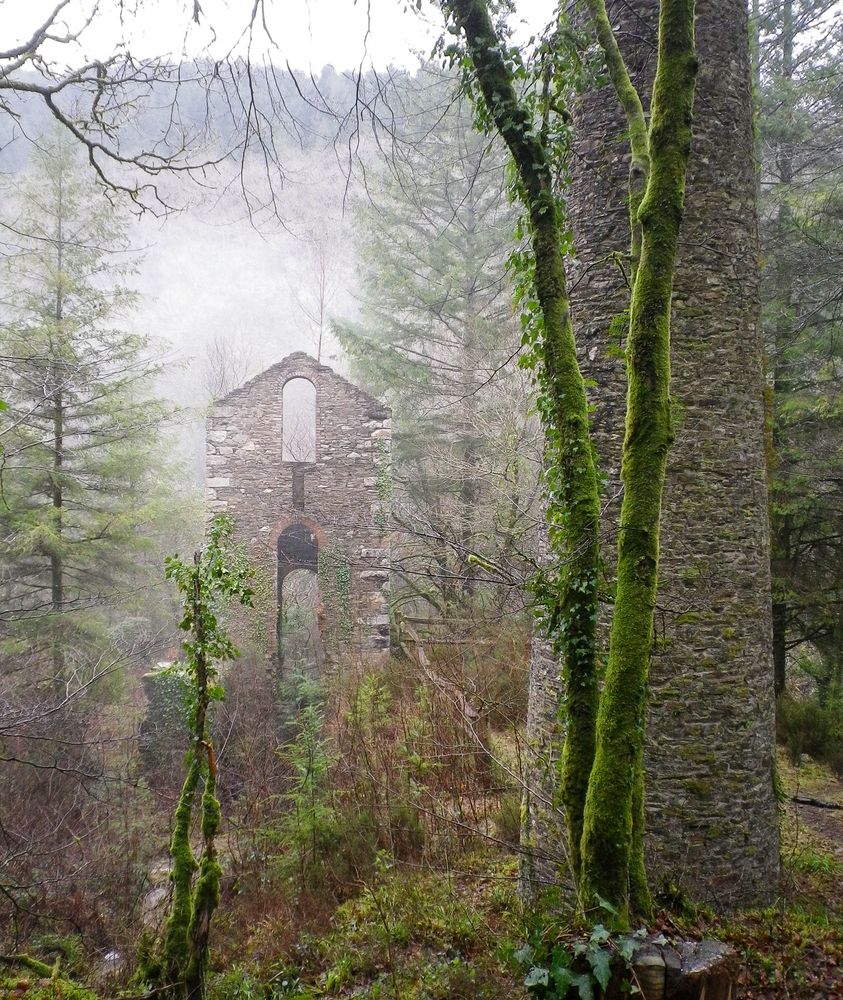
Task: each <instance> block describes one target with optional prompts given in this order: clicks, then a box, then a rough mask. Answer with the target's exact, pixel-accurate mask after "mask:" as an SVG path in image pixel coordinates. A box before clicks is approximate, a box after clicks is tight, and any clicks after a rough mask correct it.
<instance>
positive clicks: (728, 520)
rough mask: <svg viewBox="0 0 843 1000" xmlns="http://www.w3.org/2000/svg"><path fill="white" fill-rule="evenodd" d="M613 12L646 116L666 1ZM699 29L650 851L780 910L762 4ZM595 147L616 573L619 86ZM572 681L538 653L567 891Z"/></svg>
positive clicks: (719, 896) (583, 215)
mask: <svg viewBox="0 0 843 1000" xmlns="http://www.w3.org/2000/svg"><path fill="white" fill-rule="evenodd" d="M608 11H609V18H610V20H611V23H612V25H614V26H615V27H616V31H618V33H619V37H620V41H621V46H622V48H623V50H624V53H625V56H626V58H627V61H628V65H629V66H630V69H631V72H632V75H633V77H634V78H635V80H636V83H637V85H638V88H639V92H640V93H641V95H642V99H644V101H645V106H646V104H647V103H648V101H649V94H650V88H651V82H652V73H653V68H654V65H653V64H654V56H655V39H656V19H657V15H658V2H657V0H624V2H612V0H610V2H609V4H608ZM697 11H698V17H697V29H696V33H697V47H698V53H699V59H700V72H699V77H698V80H697V93H696V99H695V110H694V137H693V141H692V151H691V160H690V163H689V167H688V180H687V191H686V209H685V218H684V221H683V228H682V232H681V233H680V237H679V257H678V261H677V273H676V281H675V286H674V304H673V318H672V347H671V365H672V378H671V392H672V396H673V400H674V427H675V432H676V441H675V444H674V446H673V448H672V450H671V453H670V457H669V460H668V472H667V481H666V484H665V496H664V510H663V515H662V536H661V578H660V592H659V595H658V598H657V607H656V615H655V636H656V645H655V649H654V653H653V658H652V665H651V675H650V681H651V692H650V707H649V719H648V727H647V746H646V768H647V773H646V795H647V817H646V824H647V853H648V870H649V871H650V873H651V876H652V881H653V883H654V888H658V886H659V884H660V883H661V881H662V880H664V879H667V880H669V881H670V882H672V883H674V884H678V885H680V886H682V887H684V888H685V889H687V890H689V891H691V892H692V893H694V894H695V895H697V896H698V897H699V898H704V899H706V900H707V901H709V902H711V903H714V904H715V905H722V906H730V905H733V904H740V903H752V902H759V901H763V900H765V899H769V898H771V897H772V896H773V895H774V894H775V892H776V886H777V874H778V819H777V807H776V800H775V794H774V787H773V766H774V727H773V713H774V701H773V673H772V660H771V657H772V645H771V599H770V562H769V537H768V536H769V529H768V510H767V488H766V471H765V449H764V411H763V375H762V346H761V340H760V333H759V328H758V314H759V301H758V240H757V224H756V207H755V185H756V176H755V157H754V150H753V134H752V107H751V100H750V74H749V41H748V32H747V11H746V5H745V3H743V2H742V0H699V2H698V5H697ZM577 136H578V138H577V140H576V148H575V154H574V156H573V159H572V164H573V176H572V187H571V191H570V194H569V200H568V203H569V207H570V212H571V220H572V223H573V227H574V236H575V245H576V247H577V260H576V262H575V264H574V267H575V273H574V274H573V280H572V283H571V284H572V292H571V299H572V313H573V319H574V324H575V329H576V333H577V341H578V344H579V346H580V350H581V358H580V360H581V364H582V367H583V372H584V375H585V376H586V377H587V378H590V379H593V380H594V381H595V383H596V388H594V390H593V391H592V401H593V403H594V405H595V413H594V419H593V423H594V429H595V440H596V445H597V450H598V460H599V463H600V466H601V469H602V470H603V472H604V473H606V474H607V477H608V484H607V489H606V494H605V514H604V519H603V526H604V531H605V540H604V541H605V547H604V552H605V557H606V562H607V569H608V570H609V572H610V573H611V568H612V567H613V565H614V560H615V554H614V543H615V542H616V535H617V527H618V518H619V514H620V498H621V491H620V453H621V444H622V439H623V431H624V413H625V397H626V379H625V375H624V360H623V342H622V339H619V338H618V337H617V335H615V336H614V342H613V335H612V333H611V331H612V329H614V328H616V327H617V324H614V325H613V322H612V321H613V318H614V317H616V316H618V315H619V314H620V313H621V312H622V310H623V309H624V307H625V305H626V303H627V300H628V291H627V289H626V287H625V283H624V276H623V274H622V273H621V271H620V269H619V268H618V266H617V264H616V262H615V261H614V259H613V254H616V253H617V252H618V251H621V252H623V251H625V250H626V248H627V247H628V245H629V225H628V214H627V205H626V188H627V173H628V165H629V154H628V140H627V137H626V127H625V122H624V119H623V115H622V113H621V109H620V107H619V105H618V101H617V98H616V97H615V95H614V92H613V91H612V90H611V89H610V88H608V87H604V88H596V89H592V90H590V91H589V92H587V93H585V94H584V95H583V96H582V99H581V102H580V104H579V106H578V109H577ZM622 328H623V324H621V329H622ZM557 677H558V668H557V666H556V664H555V663H554V661H553V658H552V657H550V656H549V655H548V653H547V650H546V648H545V647H544V646H543V645H542V644H537V645H536V653H535V655H534V660H533V665H532V671H531V684H532V688H533V691H532V692H531V716H530V719H529V723H528V729H529V736H530V738H531V740H532V744H533V747H534V749H535V751H536V754H537V757H536V760H537V764H538V767H537V772H536V781H537V784H538V785H540V786H543V787H544V791H545V794H544V796H541V795H540V796H533V798H532V800H531V818H532V821H533V833H534V839H535V845H536V847H537V848H538V850H537V854H536V858H535V863H534V865H533V872H532V874H533V875H534V876H535V877H537V878H539V879H543V880H551V881H553V880H555V878H556V877H557V872H558V867H557V866H558V862H559V860H560V844H563V843H564V828H563V825H562V817H561V816H560V815H559V811H558V809H555V808H554V807H553V806H552V791H551V789H552V784H553V773H552V772H553V762H552V761H550V760H549V759H548V747H550V746H551V734H552V733H553V732H554V730H555V729H556V727H557V725H558V723H557V721H556V720H557V712H558V707H559V702H560V698H561V697H562V692H561V691H560V689H559V684H558V679H557Z"/></svg>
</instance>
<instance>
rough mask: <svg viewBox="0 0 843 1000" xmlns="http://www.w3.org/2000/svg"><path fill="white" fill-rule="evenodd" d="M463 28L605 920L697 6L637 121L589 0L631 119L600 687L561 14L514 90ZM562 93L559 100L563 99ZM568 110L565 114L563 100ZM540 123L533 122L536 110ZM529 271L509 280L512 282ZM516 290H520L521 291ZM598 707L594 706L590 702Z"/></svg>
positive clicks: (510, 55)
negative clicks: (520, 215)
mask: <svg viewBox="0 0 843 1000" xmlns="http://www.w3.org/2000/svg"><path fill="white" fill-rule="evenodd" d="M444 6H445V9H446V11H447V12H448V13H449V14H450V15H451V17H452V18H453V21H454V28H455V31H456V32H457V33H458V34H460V35H461V36H462V37H463V38H464V40H465V46H466V54H465V59H464V64H465V67H466V69H467V71H468V74H469V82H470V86H471V87H472V88H473V90H474V93H475V98H476V100H477V103H478V105H479V108H480V119H481V121H484V122H485V124H486V125H487V127H490V128H494V129H496V130H497V131H498V132H499V133H500V135H501V136H502V138H503V139H504V141H505V142H506V144H507V147H508V148H509V151H510V153H511V156H512V160H513V165H514V168H515V174H516V177H517V187H518V192H519V195H520V196H521V198H522V200H523V203H524V206H525V210H526V215H527V220H528V229H529V238H530V246H531V251H532V259H531V260H528V261H527V264H526V267H524V268H522V270H524V271H525V272H526V281H527V282H528V283H529V284H531V285H532V291H533V292H534V296H535V300H536V303H537V308H535V309H534V310H533V319H534V322H533V324H532V330H528V333H527V335H526V338H525V340H526V342H527V344H528V346H532V347H533V363H534V364H535V370H536V375H537V380H538V383H539V389H540V394H541V399H540V409H541V415H542V418H543V421H544V425H545V430H546V434H547V471H546V479H547V484H548V511H549V522H550V523H549V529H550V542H551V550H552V556H553V559H554V562H555V564H556V566H557V567H558V569H559V572H558V574H557V575H556V576H555V577H554V578H553V579H554V580H555V592H554V589H553V588H552V589H551V591H550V593H548V594H547V595H546V603H547V604H548V607H549V615H548V624H549V626H550V628H551V630H552V632H553V633H555V634H556V636H557V639H558V646H559V648H560V649H561V655H562V670H563V680H564V684H565V690H566V704H565V719H564V724H565V745H564V748H563V752H562V764H561V775H560V783H561V791H562V800H563V803H564V806H565V810H566V816H567V822H568V838H569V851H570V857H571V861H572V867H573V871H574V875H575V878H576V880H577V884H578V888H579V894H580V901H581V904H582V905H583V907H585V908H590V907H592V906H594V905H595V903H598V902H602V903H605V904H608V906H609V907H610V908H611V909H612V910H614V911H615V913H616V920H617V923H618V924H619V925H621V926H625V925H627V924H628V922H629V919H630V918H631V917H632V916H633V915H634V916H644V917H646V916H647V915H648V914H649V912H650V909H651V902H650V895H649V890H648V887H647V881H646V875H645V871H644V852H643V818H644V815H643V814H644V809H643V746H644V717H645V707H646V690H647V674H648V668H649V658H650V652H651V647H652V635H653V611H654V606H655V595H656V585H657V577H658V551H659V516H660V511H661V500H662V488H663V484H664V475H665V466H666V459H667V453H668V449H669V447H670V443H671V440H672V428H671V421H670V398H669V380H670V299H671V292H672V287H673V273H674V263H675V257H676V245H677V237H678V231H679V225H680V222H681V218H682V211H683V206H684V190H685V171H686V166H687V161H688V154H689V152H690V140H691V109H692V104H693V95H694V81H695V76H696V56H695V50H694V4H693V0H662V3H661V8H660V20H659V42H658V61H657V67H656V77H655V83H654V89H653V99H652V114H651V119H650V122H649V125H648V124H647V123H646V120H645V118H644V115H643V111H642V103H641V100H640V97H639V95H638V94H637V92H636V91H635V88H634V86H633V84H632V82H631V80H630V77H629V74H628V72H627V70H626V67H625V65H624V61H623V57H622V55H621V53H620V49H619V48H618V46H617V43H616V40H615V38H614V35H613V32H612V30H611V25H610V24H609V20H608V17H607V15H606V9H605V5H604V3H603V0H589V3H588V7H589V11H590V13H591V16H592V21H593V23H594V25H595V28H596V32H597V38H598V41H599V42H600V45H601V47H602V49H603V52H604V55H605V59H606V62H607V65H608V68H609V76H610V78H611V80H612V83H613V85H614V88H615V91H616V94H617V96H618V98H619V100H620V102H621V105H622V107H623V108H624V111H625V113H626V115H627V122H628V125H629V139H630V147H631V170H630V189H629V203H630V215H631V223H632V226H631V229H632V245H631V248H630V253H631V263H632V269H631V271H632V273H631V284H632V293H631V300H630V310H629V313H630V319H629V331H628V340H627V352H626V353H627V375H628V396H627V415H626V432H625V438H624V447H623V463H622V478H623V484H624V499H623V507H622V512H621V529H620V535H619V541H618V585H617V594H616V599H615V605H614V613H613V618H612V628H611V638H610V649H609V662H608V667H607V670H606V677H605V685H604V690H603V693H602V695H601V696H599V697H598V685H597V664H596V655H595V621H596V616H597V573H598V559H599V554H598V539H597V530H598V520H599V512H600V510H599V482H598V476H597V471H596V466H595V461H594V452H593V447H592V442H591V436H590V429H589V419H588V406H587V400H586V393H585V384H584V381H583V378H582V375H581V372H580V369H579V365H578V362H577V357H576V344H575V339H574V331H573V327H572V323H571V317H570V309H569V302H568V293H567V286H566V278H565V269H564V253H565V250H566V245H567V240H568V236H567V233H566V230H565V225H564V221H563V217H562V209H561V206H560V203H559V199H558V197H557V195H556V192H555V190H554V184H553V180H554V174H553V169H552V166H551V164H552V163H553V162H554V160H555V159H558V158H559V149H558V148H554V142H555V143H556V144H559V143H560V142H561V141H562V140H560V139H559V138H556V139H554V138H552V135H553V133H552V132H551V129H550V127H549V120H550V114H551V112H552V111H558V108H559V103H560V100H561V97H560V95H559V94H558V93H554V92H553V90H552V87H551V86H550V84H551V83H552V81H553V79H554V78H560V79H561V78H562V77H564V74H565V72H566V71H567V70H568V67H567V66H566V65H565V60H566V50H565V46H564V44H562V41H563V21H562V19H561V18H560V22H559V30H558V31H557V35H556V37H555V38H554V39H551V40H550V42H546V43H545V45H544V46H543V50H542V51H541V52H540V55H541V58H542V60H543V62H544V64H545V66H544V69H543V73H542V77H543V81H544V87H543V88H542V89H541V90H540V91H539V93H540V97H539V98H538V99H537V98H535V97H533V96H531V95H532V94H534V93H535V88H532V89H529V88H528V89H527V90H526V91H525V90H523V89H522V88H521V87H520V85H519V83H520V78H521V76H523V75H524V73H523V68H522V67H521V64H520V63H519V61H518V59H517V56H516V53H515V52H513V51H512V50H509V49H507V48H506V47H505V46H504V44H503V41H502V36H501V34H500V33H499V32H498V30H497V29H496V27H495V24H494V22H493V20H492V17H491V15H490V13H489V7H488V4H487V2H486V0H447V2H446V3H445V4H444ZM563 96H564V95H563ZM563 114H564V112H563ZM537 117H538V118H539V121H537ZM523 283H524V275H523V274H522V284H523ZM528 294H529V292H528ZM598 705H599V707H598Z"/></svg>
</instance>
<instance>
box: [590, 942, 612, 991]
mask: <svg viewBox="0 0 843 1000" xmlns="http://www.w3.org/2000/svg"><path fill="white" fill-rule="evenodd" d="M586 957H587V958H588V964H589V965H590V966H591V971H592V972H593V973H594V978H595V979H596V980H597V982H598V983H600V988H601V989H602V990H605V989H606V987H607V986H608V985H609V979H610V978H611V976H612V957H611V955H610V954H609V952H608V951H606V949H605V948H597V947H594V948H589V949H588V955H587V956H586Z"/></svg>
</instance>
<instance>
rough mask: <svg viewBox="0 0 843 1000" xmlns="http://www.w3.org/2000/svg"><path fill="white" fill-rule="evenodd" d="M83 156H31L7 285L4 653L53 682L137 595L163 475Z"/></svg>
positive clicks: (1, 429)
mask: <svg viewBox="0 0 843 1000" xmlns="http://www.w3.org/2000/svg"><path fill="white" fill-rule="evenodd" d="M77 157H78V154H77V152H76V150H75V148H74V146H73V144H72V142H71V140H69V139H67V138H66V137H64V136H61V135H58V136H55V137H53V138H51V139H47V140H45V141H44V142H43V144H42V146H41V147H40V149H39V150H38V151H37V152H36V154H35V155H34V161H33V163H32V168H31V171H30V172H29V177H28V179H27V180H26V181H25V182H24V183H23V184H22V185H21V186H20V187H19V188H18V189H17V191H16V192H15V193H14V198H13V199H12V200H11V201H10V204H13V205H14V211H15V214H14V217H13V218H12V219H11V220H9V221H7V222H6V224H5V231H6V244H7V247H6V250H7V255H6V257H5V260H4V262H3V269H2V277H0V281H2V285H0V287H2V305H1V306H0V308H1V309H2V312H1V313H0V397H2V398H3V399H5V400H6V402H7V404H8V408H7V409H6V410H5V411H4V413H3V414H2V422H0V434H2V438H1V439H0V441H1V442H2V448H3V452H2V482H1V483H0V485H2V502H0V532H2V538H3V546H2V555H0V574H1V579H2V583H1V584H0V586H2V588H3V608H4V610H3V617H2V641H3V652H4V654H8V655H15V656H16V657H17V658H18V662H21V661H20V658H21V657H23V656H26V657H28V658H29V659H30V660H33V661H34V662H35V663H36V664H38V665H39V666H40V667H42V668H45V669H48V668H51V675H52V677H53V678H54V679H55V682H56V683H57V684H61V683H62V680H63V678H64V677H65V675H66V673H67V672H68V671H70V670H71V669H72V663H71V662H69V661H73V662H76V661H80V662H81V661H83V660H84V659H85V658H86V657H87V656H88V655H89V653H90V650H91V648H92V646H93V645H95V644H101V642H102V639H103V632H104V630H105V629H106V628H107V627H108V625H109V619H110V617H111V616H112V615H113V612H114V608H115V606H116V604H118V603H119V602H120V601H123V602H124V606H125V605H126V602H127V601H128V598H129V593H130V590H134V589H135V587H136V583H137V572H138V561H139V560H140V561H141V562H142V555H141V554H142V552H143V549H144V547H145V546H146V545H149V544H151V541H150V535H151V534H152V525H153V524H155V523H156V522H157V520H158V518H159V516H160V515H161V513H162V509H161V506H160V505H159V504H158V502H157V500H156V496H157V495H160V492H159V488H158V483H159V476H160V477H161V479H162V480H163V479H165V478H166V476H165V475H162V473H163V471H164V469H165V467H166V466H165V463H166V458H165V456H163V454H162V445H161V431H162V423H163V421H164V420H165V418H166V416H167V411H166V408H165V407H164V406H163V405H162V404H160V403H158V402H154V401H153V400H152V398H151V394H152V383H153V380H154V379H155V377H156V375H157V374H158V373H159V371H160V370H161V365H160V363H158V362H156V361H154V360H153V359H152V344H151V341H150V339H149V338H148V337H147V336H145V335H142V334H138V333H134V332H131V331H130V330H129V329H128V328H127V326H126V325H125V324H126V322H127V319H128V316H129V314H130V312H131V309H132V306H133V304H134V300H135V295H134V293H133V291H132V290H131V289H130V287H129V285H128V281H129V278H130V275H131V272H132V267H133V256H132V254H131V253H130V248H129V244H128V240H127V236H126V227H125V223H124V220H123V218H122V217H121V215H120V213H119V212H118V210H117V209H115V207H114V206H113V205H112V204H111V203H110V202H109V201H108V200H106V198H105V197H104V196H103V193H102V191H101V190H100V189H99V188H97V186H96V185H95V184H94V183H93V181H92V180H91V179H90V176H89V175H87V174H86V173H85V172H84V171H83V169H82V167H81V165H80V164H79V163H78V159H77ZM130 581H131V582H130ZM38 676H42V677H43V676H45V674H44V673H43V671H39V674H38Z"/></svg>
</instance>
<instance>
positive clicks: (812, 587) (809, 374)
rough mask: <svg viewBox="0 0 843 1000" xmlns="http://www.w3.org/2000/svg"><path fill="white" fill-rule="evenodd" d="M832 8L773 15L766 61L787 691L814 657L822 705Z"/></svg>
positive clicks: (834, 694) (841, 103)
mask: <svg viewBox="0 0 843 1000" xmlns="http://www.w3.org/2000/svg"><path fill="white" fill-rule="evenodd" d="M833 6H834V5H833V4H829V3H828V2H826V0H785V2H783V3H762V4H761V6H760V10H759V13H758V18H759V20H758V42H757V54H756V59H757V79H758V86H759V95H758V101H759V108H758V143H759V152H760V160H761V164H760V169H761V175H760V182H761V184H760V193H761V205H760V210H761V238H762V246H763V252H764V257H763V272H762V275H763V303H764V307H763V314H762V315H763V324H764V335H765V341H766V347H767V356H768V365H769V378H770V382H771V390H772V415H771V416H772V440H771V455H770V459H771V461H770V465H771V480H770V485H771V521H772V529H773V531H772V541H773V586H774V605H773V629H774V661H775V668H776V690H777V693H779V694H781V693H782V692H783V690H784V686H785V662H786V659H787V656H788V652H789V651H790V650H793V649H796V648H797V647H800V646H803V644H805V643H810V644H812V646H813V649H814V650H816V651H817V653H818V654H819V660H818V662H817V663H816V665H815V668H814V669H815V673H816V679H817V687H818V692H819V695H820V698H821V700H822V701H823V702H824V703H827V702H831V701H838V702H839V699H840V697H841V686H843V652H841V650H843V480H841V476H840V469H841V467H843V285H842V284H841V280H840V275H841V268H842V267H843V88H841V84H840V78H841V68H843V24H841V22H840V18H839V16H838V17H836V18H835V16H834V11H833ZM808 648H810V647H808Z"/></svg>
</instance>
